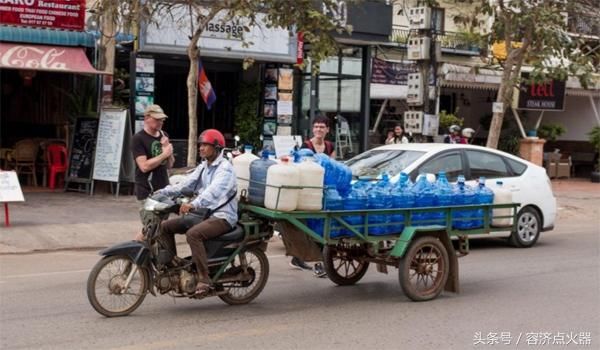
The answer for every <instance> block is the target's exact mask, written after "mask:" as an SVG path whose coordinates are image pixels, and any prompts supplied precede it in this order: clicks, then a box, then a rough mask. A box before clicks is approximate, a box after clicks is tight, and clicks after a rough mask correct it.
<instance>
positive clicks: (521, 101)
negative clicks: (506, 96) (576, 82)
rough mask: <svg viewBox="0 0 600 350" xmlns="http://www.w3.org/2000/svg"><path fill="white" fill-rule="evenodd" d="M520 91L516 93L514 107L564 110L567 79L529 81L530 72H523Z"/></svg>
mask: <svg viewBox="0 0 600 350" xmlns="http://www.w3.org/2000/svg"><path fill="white" fill-rule="evenodd" d="M521 77H522V81H521V84H520V85H519V89H518V92H516V91H515V92H516V93H515V94H514V99H513V107H516V108H517V109H530V110H538V111H562V110H564V109H565V106H564V102H565V87H566V86H565V85H566V84H565V81H563V80H547V81H544V82H529V81H527V79H528V78H529V74H528V73H522V76H521Z"/></svg>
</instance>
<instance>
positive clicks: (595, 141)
mask: <svg viewBox="0 0 600 350" xmlns="http://www.w3.org/2000/svg"><path fill="white" fill-rule="evenodd" d="M588 136H589V137H590V143H591V144H592V145H593V146H594V148H595V149H596V152H599V153H600V126H594V127H593V128H592V130H590V132H588ZM596 171H600V157H598V164H596Z"/></svg>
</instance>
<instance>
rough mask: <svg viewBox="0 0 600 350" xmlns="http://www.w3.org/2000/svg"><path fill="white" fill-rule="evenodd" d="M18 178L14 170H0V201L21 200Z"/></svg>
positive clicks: (21, 194) (22, 199) (23, 199)
mask: <svg viewBox="0 0 600 350" xmlns="http://www.w3.org/2000/svg"><path fill="white" fill-rule="evenodd" d="M23 201H25V198H23V192H22V191H21V185H20V184H19V178H18V177H17V173H16V172H14V171H2V170H0V202H23Z"/></svg>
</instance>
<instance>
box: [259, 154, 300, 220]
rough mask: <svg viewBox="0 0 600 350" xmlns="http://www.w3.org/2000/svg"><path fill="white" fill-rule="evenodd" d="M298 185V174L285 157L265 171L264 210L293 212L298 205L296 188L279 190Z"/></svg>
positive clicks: (297, 190)
mask: <svg viewBox="0 0 600 350" xmlns="http://www.w3.org/2000/svg"><path fill="white" fill-rule="evenodd" d="M299 185H300V172H299V171H298V168H296V167H295V166H294V165H293V164H291V163H290V162H289V159H288V158H287V157H284V158H282V159H281V163H280V164H275V165H273V166H271V167H269V170H267V189H266V190H265V208H268V209H274V210H281V211H293V210H296V204H297V203H298V194H299V192H300V190H299V189H298V188H281V187H282V186H295V187H298V186H299Z"/></svg>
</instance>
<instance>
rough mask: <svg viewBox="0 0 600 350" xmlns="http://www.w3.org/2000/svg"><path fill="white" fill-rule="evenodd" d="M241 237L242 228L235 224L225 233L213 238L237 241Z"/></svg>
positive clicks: (242, 234)
mask: <svg viewBox="0 0 600 350" xmlns="http://www.w3.org/2000/svg"><path fill="white" fill-rule="evenodd" d="M242 238H244V228H243V227H242V226H241V225H235V227H234V228H233V229H231V231H229V232H227V233H226V234H223V235H221V236H218V237H216V238H215V240H218V241H238V240H240V239H242Z"/></svg>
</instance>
